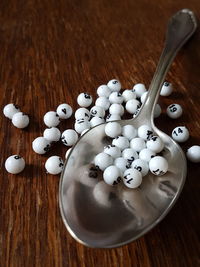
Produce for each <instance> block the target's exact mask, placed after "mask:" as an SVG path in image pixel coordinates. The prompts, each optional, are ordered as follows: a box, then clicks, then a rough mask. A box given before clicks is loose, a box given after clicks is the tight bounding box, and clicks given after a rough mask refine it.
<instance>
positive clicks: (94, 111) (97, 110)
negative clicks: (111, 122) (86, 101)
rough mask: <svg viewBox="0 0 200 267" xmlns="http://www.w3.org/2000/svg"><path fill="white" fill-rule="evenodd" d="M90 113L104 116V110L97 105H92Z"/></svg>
mask: <svg viewBox="0 0 200 267" xmlns="http://www.w3.org/2000/svg"><path fill="white" fill-rule="evenodd" d="M90 114H91V115H92V116H97V117H102V118H103V117H104V116H105V110H104V109H103V108H102V107H98V106H93V107H92V108H91V109H90Z"/></svg>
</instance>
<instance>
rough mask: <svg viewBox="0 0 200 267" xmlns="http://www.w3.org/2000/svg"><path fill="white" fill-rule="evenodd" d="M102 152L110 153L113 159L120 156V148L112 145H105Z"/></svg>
mask: <svg viewBox="0 0 200 267" xmlns="http://www.w3.org/2000/svg"><path fill="white" fill-rule="evenodd" d="M103 152H104V153H106V154H108V155H110V156H111V157H112V158H114V159H115V158H119V157H120V156H121V150H120V149H119V147H117V146H114V145H107V146H105V147H104V150H103Z"/></svg>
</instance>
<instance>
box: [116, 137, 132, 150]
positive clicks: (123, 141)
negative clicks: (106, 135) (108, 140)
mask: <svg viewBox="0 0 200 267" xmlns="http://www.w3.org/2000/svg"><path fill="white" fill-rule="evenodd" d="M112 145H115V146H117V147H119V148H120V149H121V150H124V149H125V148H128V147H129V141H128V138H126V137H124V136H117V137H116V138H115V139H113V141H112Z"/></svg>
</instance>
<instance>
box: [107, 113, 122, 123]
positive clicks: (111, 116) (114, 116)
mask: <svg viewBox="0 0 200 267" xmlns="http://www.w3.org/2000/svg"><path fill="white" fill-rule="evenodd" d="M119 120H121V116H120V115H118V114H108V116H107V117H106V122H109V121H119Z"/></svg>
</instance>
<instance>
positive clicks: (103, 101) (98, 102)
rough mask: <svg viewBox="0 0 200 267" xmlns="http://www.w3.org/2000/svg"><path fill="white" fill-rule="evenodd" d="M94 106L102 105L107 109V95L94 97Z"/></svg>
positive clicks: (108, 102)
mask: <svg viewBox="0 0 200 267" xmlns="http://www.w3.org/2000/svg"><path fill="white" fill-rule="evenodd" d="M95 106H98V107H102V108H103V109H104V110H108V109H109V107H110V101H109V100H108V98H107V97H105V96H101V97H98V98H97V99H96V101H95Z"/></svg>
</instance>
